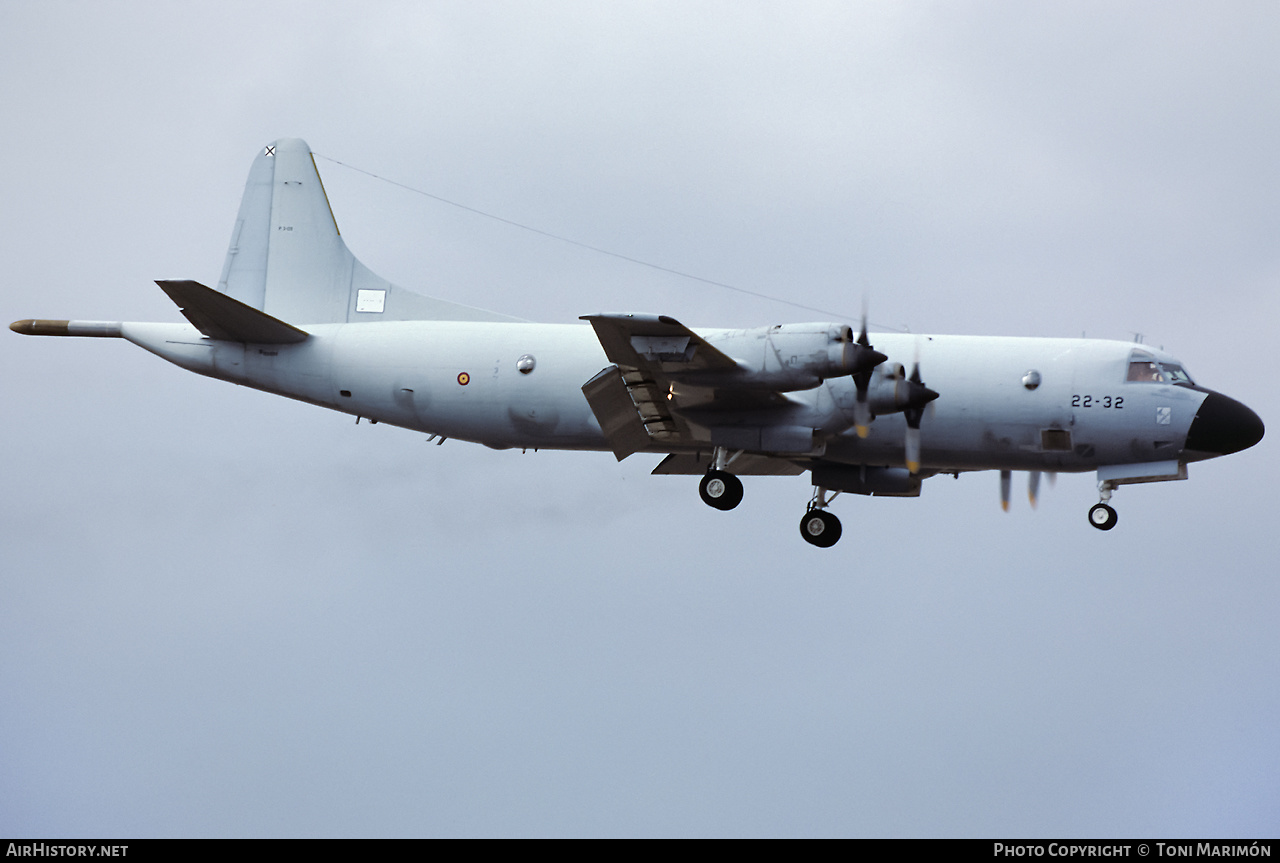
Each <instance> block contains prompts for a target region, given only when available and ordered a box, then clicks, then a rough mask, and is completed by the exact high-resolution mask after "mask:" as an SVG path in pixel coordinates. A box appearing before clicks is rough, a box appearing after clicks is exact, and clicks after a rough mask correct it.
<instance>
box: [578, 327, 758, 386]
mask: <svg viewBox="0 0 1280 863" xmlns="http://www.w3.org/2000/svg"><path fill="white" fill-rule="evenodd" d="M582 320H584V321H588V322H590V324H591V326H592V328H594V329H595V331H596V338H598V339H599V340H600V346H601V347H603V348H604V352H605V356H607V357H608V358H609V360H610V362H614V363H617V364H618V367H619V368H622V369H626V368H637V369H643V370H645V371H647V372H648V373H650V374H651V375H654V376H657V375H661V374H663V373H664V372H690V371H726V372H731V371H737V370H738V364H737V363H735V362H734V361H733V360H732V359H731V358H730V357H727V356H725V355H724V354H722V353H721V352H720V351H718V350H716V349H715V348H713V347H712V346H711V345H709V344H707V343H706V342H705V341H703V339H702V337H701V336H699V335H698V334H697V333H695V332H694V331H693V330H691V329H689V328H688V327H686V326H685V325H684V324H682V323H680V322H679V321H677V320H676V319H675V318H669V317H667V316H666V315H583V316H582Z"/></svg>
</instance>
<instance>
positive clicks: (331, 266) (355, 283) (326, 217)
mask: <svg viewBox="0 0 1280 863" xmlns="http://www.w3.org/2000/svg"><path fill="white" fill-rule="evenodd" d="M218 290H220V291H222V292H223V293H225V294H227V295H229V296H231V297H233V298H234V299H236V300H239V301H240V302H242V303H244V304H245V305H247V306H252V307H253V308H255V309H258V310H260V311H262V312H265V313H266V314H268V315H271V316H272V317H274V318H279V319H280V320H282V321H288V322H289V323H292V324H329V323H344V322H353V321H376V320H382V321H420V320H443V321H516V320H519V318H513V317H511V316H509V315H501V314H498V313H496V312H487V311H484V310H483V309H476V308H472V307H471V306H464V305H461V304H458V303H451V302H448V301H446V300H438V299H435V298H434V297H427V296H423V295H422V294H415V293H413V292H412V291H408V290H405V289H404V288H401V287H397V286H396V285H393V284H391V283H390V282H388V281H387V280H386V279H383V278H381V277H379V276H377V275H375V274H374V273H372V272H371V271H370V270H369V269H368V268H367V267H365V266H364V264H362V263H360V262H359V261H358V260H356V258H355V256H354V255H352V254H351V252H350V250H349V249H347V244H346V243H344V242H343V241H342V237H341V236H340V235H339V233H338V225H337V222H336V221H335V220H334V218H333V211H332V210H331V209H330V208H329V199H328V197H327V196H326V195H325V192H324V186H323V185H322V184H321V182H320V174H319V172H318V171H317V170H316V163H315V158H314V157H313V156H312V155H311V148H310V147H308V146H307V142H306V141H303V140H301V139H299V138H281V139H280V140H279V141H276V142H275V143H273V144H269V145H267V146H266V147H265V148H263V151H262V152H261V153H259V154H258V157H257V158H256V159H254V161H253V167H252V168H251V169H250V171H249V181H248V182H247V183H246V184H245V188H244V198H242V199H241V201H240V214H239V215H238V216H237V217H236V226H235V229H234V230H233V231H232V233H231V247H230V248H229V249H228V250H227V262H226V264H225V265H224V266H223V268H222V278H221V279H220V280H219V281H218Z"/></svg>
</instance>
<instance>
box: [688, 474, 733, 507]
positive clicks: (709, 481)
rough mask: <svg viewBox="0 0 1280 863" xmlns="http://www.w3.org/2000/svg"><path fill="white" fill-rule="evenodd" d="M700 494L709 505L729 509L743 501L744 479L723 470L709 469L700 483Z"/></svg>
mask: <svg viewBox="0 0 1280 863" xmlns="http://www.w3.org/2000/svg"><path fill="white" fill-rule="evenodd" d="M698 494H699V495H700V496H701V497H702V502H703V503H705V504H706V505H707V506H710V507H715V508H716V509H721V510H726V511H728V510H731V509H733V508H734V507H735V506H737V505H738V504H740V503H742V480H740V479H738V478H737V477H736V476H734V475H733V474H731V473H725V472H724V471H722V470H709V471H707V475H706V476H704V477H703V478H702V481H701V482H699V483H698Z"/></svg>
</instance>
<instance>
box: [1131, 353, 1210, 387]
mask: <svg viewBox="0 0 1280 863" xmlns="http://www.w3.org/2000/svg"><path fill="white" fill-rule="evenodd" d="M1126 380H1129V381H1135V382H1137V383H1147V384H1181V385H1183V386H1194V385H1195V381H1193V380H1191V375H1189V374H1187V372H1186V369H1184V368H1183V367H1182V366H1180V365H1179V364H1178V363H1175V362H1168V361H1166V362H1158V361H1157V360H1156V358H1155V357H1153V356H1152V355H1151V354H1148V353H1145V352H1143V351H1134V352H1133V353H1132V354H1131V355H1130V357H1129V375H1128V377H1127V378H1126Z"/></svg>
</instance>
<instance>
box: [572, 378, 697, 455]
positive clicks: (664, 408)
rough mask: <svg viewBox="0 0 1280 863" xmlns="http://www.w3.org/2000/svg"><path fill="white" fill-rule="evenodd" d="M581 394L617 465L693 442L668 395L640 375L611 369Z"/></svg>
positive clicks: (583, 388)
mask: <svg viewBox="0 0 1280 863" xmlns="http://www.w3.org/2000/svg"><path fill="white" fill-rule="evenodd" d="M582 394H583V395H585V396H586V397H587V404H589V405H590V406H591V412H592V413H594V414H595V415H596V420H597V421H598V422H599V423H600V430H601V431H603V432H604V436H605V439H606V440H607V441H609V446H610V448H611V449H612V450H613V455H614V457H615V458H617V459H618V461H622V460H623V459H624V458H626V457H627V456H629V455H631V454H632V453H636V452H641V451H643V450H647V449H652V448H654V447H657V448H660V449H664V450H665V449H669V448H670V447H674V446H681V445H682V444H687V443H688V442H690V441H692V439H693V436H692V435H691V434H690V432H689V426H688V424H687V423H685V422H684V421H683V420H681V419H680V418H679V417H677V416H675V415H674V414H673V413H672V412H671V409H670V403H669V400H668V399H667V393H666V391H665V390H664V389H663V388H662V387H660V386H659V385H658V384H657V382H655V381H652V380H649V379H647V378H646V377H645V376H644V375H643V374H642V373H640V372H639V371H636V370H631V371H627V372H624V371H623V370H621V369H619V368H618V367H617V366H609V367H608V368H605V369H603V370H601V372H600V373H599V374H598V375H596V376H595V377H593V378H592V379H591V380H589V381H587V382H586V383H585V384H583V385H582Z"/></svg>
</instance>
